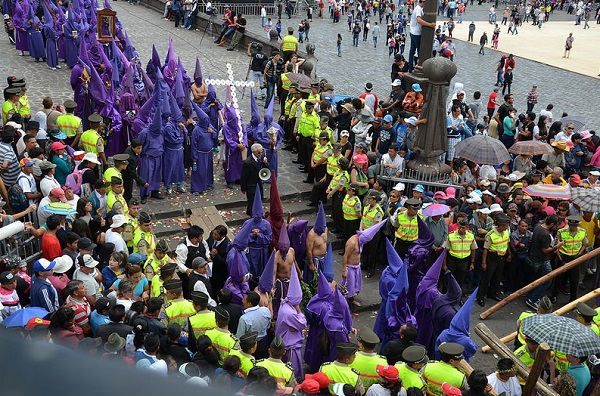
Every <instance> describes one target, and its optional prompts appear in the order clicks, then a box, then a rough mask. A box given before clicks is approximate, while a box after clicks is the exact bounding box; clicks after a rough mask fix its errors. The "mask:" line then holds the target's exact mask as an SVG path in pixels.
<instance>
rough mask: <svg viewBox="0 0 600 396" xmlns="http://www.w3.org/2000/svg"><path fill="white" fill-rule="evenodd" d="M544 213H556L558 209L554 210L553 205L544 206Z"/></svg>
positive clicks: (547, 214) (550, 214)
mask: <svg viewBox="0 0 600 396" xmlns="http://www.w3.org/2000/svg"><path fill="white" fill-rule="evenodd" d="M544 213H546V216H552V215H555V214H556V210H554V208H553V207H552V206H546V207H545V208H544Z"/></svg>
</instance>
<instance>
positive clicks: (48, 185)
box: [40, 175, 60, 197]
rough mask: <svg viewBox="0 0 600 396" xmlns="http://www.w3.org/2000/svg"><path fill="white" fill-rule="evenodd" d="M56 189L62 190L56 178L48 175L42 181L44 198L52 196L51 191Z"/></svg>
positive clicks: (41, 187) (41, 188) (41, 186)
mask: <svg viewBox="0 0 600 396" xmlns="http://www.w3.org/2000/svg"><path fill="white" fill-rule="evenodd" d="M56 187H59V188H60V183H59V182H58V180H56V179H55V178H54V176H48V175H46V176H44V178H43V179H42V180H40V190H42V194H43V195H44V197H47V196H48V194H50V191H52V189H53V188H56Z"/></svg>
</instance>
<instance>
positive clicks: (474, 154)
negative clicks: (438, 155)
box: [454, 135, 510, 165]
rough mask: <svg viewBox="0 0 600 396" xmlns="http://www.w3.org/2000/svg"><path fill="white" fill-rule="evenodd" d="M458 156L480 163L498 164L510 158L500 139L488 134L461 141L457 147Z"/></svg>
mask: <svg viewBox="0 0 600 396" xmlns="http://www.w3.org/2000/svg"><path fill="white" fill-rule="evenodd" d="M454 150H455V151H456V156H457V157H461V158H464V159H466V160H469V161H473V162H475V163H476V164H479V165H498V164H501V163H503V162H505V161H508V160H510V154H509V153H508V150H506V147H504V144H502V142H501V141H500V140H498V139H494V138H491V137H489V136H487V135H476V136H473V137H470V138H467V139H465V140H463V141H461V142H459V143H458V144H457V145H456V146H455V147H454Z"/></svg>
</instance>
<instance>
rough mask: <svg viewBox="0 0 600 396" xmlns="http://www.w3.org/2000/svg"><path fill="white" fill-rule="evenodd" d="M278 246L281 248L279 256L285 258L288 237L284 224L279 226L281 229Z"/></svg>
mask: <svg viewBox="0 0 600 396" xmlns="http://www.w3.org/2000/svg"><path fill="white" fill-rule="evenodd" d="M278 247H279V250H281V256H282V257H284V258H285V256H286V255H287V252H288V250H289V248H290V238H289V236H288V232H287V227H286V226H285V224H284V225H282V226H281V231H279V241H278Z"/></svg>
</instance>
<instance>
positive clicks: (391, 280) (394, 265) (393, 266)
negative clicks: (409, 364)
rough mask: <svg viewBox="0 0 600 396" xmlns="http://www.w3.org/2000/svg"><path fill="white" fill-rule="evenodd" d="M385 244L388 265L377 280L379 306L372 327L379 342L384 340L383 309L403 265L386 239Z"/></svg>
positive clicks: (384, 320)
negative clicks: (379, 298) (379, 297)
mask: <svg viewBox="0 0 600 396" xmlns="http://www.w3.org/2000/svg"><path fill="white" fill-rule="evenodd" d="M385 244H386V245H385V247H386V252H387V260H388V265H387V267H385V269H384V270H383V272H382V273H381V278H380V279H379V295H380V296H381V303H380V304H379V312H378V313H377V319H375V324H374V325H373V331H374V332H375V334H377V336H378V337H379V339H381V340H383V339H384V338H385V325H386V321H387V319H386V316H385V307H386V305H387V301H388V296H389V293H390V291H391V290H392V288H393V287H394V285H395V284H396V278H398V273H399V272H400V269H401V268H402V266H404V265H405V264H404V263H403V262H402V259H401V258H400V256H398V253H397V252H396V250H395V249H394V247H393V246H392V244H391V243H390V241H389V239H387V238H386V240H385ZM383 345H384V344H381V348H383Z"/></svg>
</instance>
